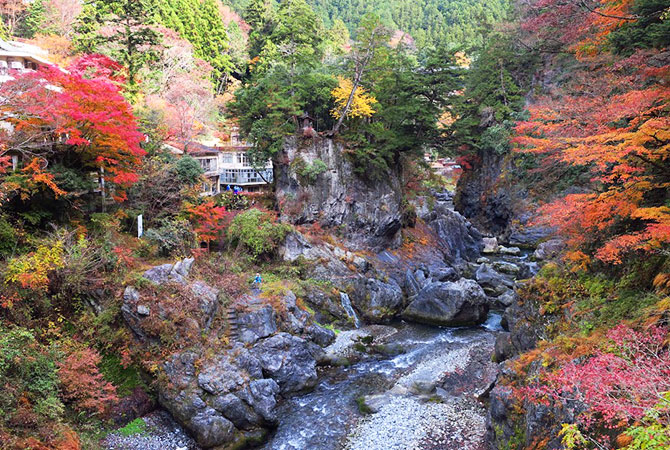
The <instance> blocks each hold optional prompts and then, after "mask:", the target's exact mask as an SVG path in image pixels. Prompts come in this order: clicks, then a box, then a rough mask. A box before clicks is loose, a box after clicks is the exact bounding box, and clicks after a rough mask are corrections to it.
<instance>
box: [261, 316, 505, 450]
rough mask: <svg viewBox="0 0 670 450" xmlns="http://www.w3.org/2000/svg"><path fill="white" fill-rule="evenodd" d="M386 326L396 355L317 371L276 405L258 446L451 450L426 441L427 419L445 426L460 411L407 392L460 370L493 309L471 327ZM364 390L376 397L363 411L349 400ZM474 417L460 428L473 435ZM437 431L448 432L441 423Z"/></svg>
mask: <svg viewBox="0 0 670 450" xmlns="http://www.w3.org/2000/svg"><path fill="white" fill-rule="evenodd" d="M392 327H393V328H394V329H395V330H391V332H393V331H395V333H394V334H393V335H392V336H391V337H388V338H386V339H385V342H386V343H387V344H389V345H392V347H393V348H394V349H395V350H396V353H397V352H400V353H399V354H396V355H395V356H373V357H369V358H367V359H364V360H362V361H360V362H357V363H354V364H352V365H350V366H346V367H339V368H330V369H324V370H323V371H322V373H321V374H320V381H319V384H318V385H317V386H316V388H315V389H314V390H313V391H311V392H309V393H307V394H303V395H298V396H295V397H292V398H289V399H288V400H286V401H285V402H284V403H283V404H282V405H281V406H280V409H279V411H278V417H279V423H280V424H279V427H278V428H277V429H276V431H275V432H274V433H273V435H272V436H271V438H270V440H269V442H268V443H267V444H266V445H264V446H263V447H262V448H263V449H265V450H298V449H300V450H306V449H314V450H339V449H346V448H349V449H358V448H361V449H366V450H375V449H384V450H387V449H392V448H398V449H408V450H409V449H411V448H416V449H420V448H426V449H427V448H452V447H440V446H431V443H430V439H431V433H433V431H434V430H430V429H432V428H434V426H435V423H437V425H438V427H439V425H440V423H442V421H443V420H444V423H445V425H446V424H447V423H448V422H450V421H451V422H453V421H454V420H459V419H458V417H459V415H460V414H459V413H456V414H455V417H456V418H454V417H453V416H454V414H452V415H451V416H449V414H450V413H453V412H454V411H453V407H452V406H449V408H451V409H445V410H441V409H440V407H439V406H438V405H437V403H435V402H426V401H425V398H424V399H420V397H418V396H417V395H414V394H413V393H408V390H409V391H411V390H412V387H413V386H415V385H417V384H419V383H426V382H431V380H432V379H437V378H439V377H440V374H441V373H443V372H449V371H450V370H452V369H453V370H456V369H459V368H462V367H463V365H464V364H465V363H466V362H467V361H465V360H464V355H467V351H466V350H467V349H468V348H471V347H472V346H473V345H478V344H485V345H487V346H488V347H490V346H491V345H492V342H493V335H494V334H495V332H497V331H498V330H499V329H500V315H499V314H496V313H492V314H491V315H490V316H489V320H488V321H487V322H486V324H484V325H483V326H481V327H477V328H468V329H453V328H452V329H445V328H438V327H428V326H422V325H417V324H408V323H396V324H393V325H392ZM343 333H346V332H343ZM339 338H340V337H339V336H338V339H339ZM450 366H452V367H450ZM456 366H458V367H456ZM432 381H434V380H432ZM380 394H381V395H380ZM370 395H378V396H379V397H381V399H382V408H381V409H380V410H379V411H378V412H377V413H376V414H371V415H365V414H363V413H361V412H360V411H359V409H360V408H359V404H358V402H357V400H359V401H360V399H362V398H363V396H370ZM384 405H386V406H388V407H386V408H385V407H384ZM385 412H386V413H385ZM396 413H397V414H396ZM478 414H479V412H477V413H475V416H477V415H478ZM430 416H432V417H430ZM466 416H467V414H463V417H464V418H465V417H466ZM428 419H430V420H428ZM470 419H472V417H469V420H470ZM475 420H476V421H477V422H478V423H477V424H476V426H471V424H469V423H464V426H465V427H466V428H472V429H473V430H474V428H477V427H479V428H478V429H479V433H481V432H483V431H482V430H483V429H484V427H483V426H482V421H483V416H482V417H475ZM473 430H470V431H473ZM444 431H445V433H449V430H448V429H446V428H445V430H444ZM466 439H467V438H466ZM482 439H483V436H480V437H477V436H475V438H474V440H476V441H477V443H478V444H479V443H480V442H481V441H482ZM471 440H472V439H471ZM454 448H480V447H478V446H477V445H474V446H470V447H468V445H464V446H463V447H454Z"/></svg>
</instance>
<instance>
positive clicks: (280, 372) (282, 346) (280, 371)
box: [252, 332, 317, 393]
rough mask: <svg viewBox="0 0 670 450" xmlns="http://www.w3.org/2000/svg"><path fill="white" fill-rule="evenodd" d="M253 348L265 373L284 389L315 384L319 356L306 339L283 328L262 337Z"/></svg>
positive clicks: (284, 390)
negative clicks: (267, 336)
mask: <svg viewBox="0 0 670 450" xmlns="http://www.w3.org/2000/svg"><path fill="white" fill-rule="evenodd" d="M252 351H253V353H254V354H255V355H256V356H257V357H258V359H259V360H260V364H261V367H262V368H263V374H265V375H266V376H267V377H270V378H272V379H274V380H275V381H276V382H277V384H279V388H280V390H281V392H282V393H288V392H298V391H302V390H305V389H307V388H311V387H314V385H315V384H316V380H317V376H316V360H315V358H314V354H313V352H312V349H311V347H310V346H309V345H308V343H307V342H306V341H305V340H304V339H301V338H299V337H297V336H293V335H290V334H288V333H283V332H282V333H278V334H276V335H274V336H272V337H270V338H268V339H264V340H262V341H260V342H259V343H258V344H256V345H255V346H254V347H253V349H252Z"/></svg>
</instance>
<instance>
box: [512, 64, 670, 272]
mask: <svg viewBox="0 0 670 450" xmlns="http://www.w3.org/2000/svg"><path fill="white" fill-rule="evenodd" d="M653 55H654V52H653V51H645V52H639V53H638V54H636V55H634V56H632V57H630V58H628V59H625V60H622V61H617V62H616V63H615V64H613V65H611V66H609V67H608V66H606V65H604V63H607V62H608V60H607V59H606V58H604V57H600V58H596V59H594V60H592V62H591V64H589V65H587V67H586V68H585V69H586V70H585V71H583V72H582V73H578V74H577V75H576V76H575V81H574V82H573V84H572V85H570V86H568V87H567V88H566V90H565V92H564V95H563V96H561V97H553V98H549V97H545V98H541V99H539V100H538V102H537V103H536V104H535V105H534V106H532V107H531V108H530V112H531V118H530V119H529V120H528V121H525V122H520V123H518V124H517V128H516V131H517V134H518V136H517V137H516V138H515V139H514V142H515V143H516V144H518V145H519V146H520V147H521V151H523V152H529V153H535V154H539V155H541V156H543V157H545V158H546V159H548V160H558V161H562V162H563V163H567V164H570V165H575V166H582V167H586V168H588V169H589V170H590V171H591V173H592V175H593V184H592V186H591V188H592V189H591V192H589V193H584V194H572V195H568V196H567V197H565V198H562V199H559V200H558V201H556V202H554V203H551V204H549V205H547V206H545V207H544V208H543V209H542V211H543V213H544V214H545V221H546V222H548V223H550V224H553V225H556V226H558V227H559V229H560V230H561V231H562V232H563V233H564V234H565V235H566V236H567V237H568V239H569V243H570V244H571V245H572V247H573V249H575V250H579V252H578V253H573V256H579V258H578V259H579V263H580V264H582V263H584V262H588V261H587V257H588V254H592V255H593V256H595V257H596V258H598V259H600V260H602V261H605V262H608V263H614V264H619V263H621V262H622V258H623V257H624V255H626V254H627V253H629V252H631V251H659V250H660V249H662V248H663V247H664V246H667V245H668V244H669V243H670V208H669V207H668V206H667V205H666V204H665V203H664V202H665V200H664V196H663V195H659V194H661V193H663V192H667V190H668V188H670V178H669V177H668V175H667V174H668V171H669V170H670V86H669V85H668V81H669V80H670V65H666V66H664V67H662V68H659V67H652V66H651V63H650V61H651V60H652V59H651V58H652V57H653ZM586 249H588V251H586Z"/></svg>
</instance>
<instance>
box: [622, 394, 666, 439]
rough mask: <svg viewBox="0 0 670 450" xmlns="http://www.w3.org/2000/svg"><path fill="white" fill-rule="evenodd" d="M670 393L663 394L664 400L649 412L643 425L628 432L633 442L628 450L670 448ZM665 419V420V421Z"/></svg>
mask: <svg viewBox="0 0 670 450" xmlns="http://www.w3.org/2000/svg"><path fill="white" fill-rule="evenodd" d="M669 414H670V392H666V393H664V394H662V399H661V401H660V402H659V403H658V405H656V406H655V407H654V408H652V409H650V410H648V411H647V413H646V415H645V417H644V419H643V421H642V424H640V425H638V426H634V427H631V428H629V429H628V430H626V434H627V435H628V436H630V437H631V438H632V439H633V441H632V442H631V443H630V444H629V445H628V446H627V447H626V449H628V450H665V449H667V448H670V425H669V424H668V421H667V419H668V415H669ZM663 419H665V420H663Z"/></svg>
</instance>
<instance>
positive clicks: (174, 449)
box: [102, 411, 200, 450]
mask: <svg viewBox="0 0 670 450" xmlns="http://www.w3.org/2000/svg"><path fill="white" fill-rule="evenodd" d="M142 419H143V420H144V422H145V423H146V424H147V429H146V432H144V433H140V434H134V435H131V436H123V435H121V434H120V433H118V432H113V433H110V434H109V435H108V436H107V437H106V438H105V439H104V441H103V442H102V444H103V448H105V449H107V450H200V447H198V445H197V444H196V443H195V441H194V440H193V439H192V438H191V437H190V436H188V435H187V434H186V432H185V431H184V429H183V428H182V427H180V426H179V424H178V423H177V422H175V421H174V419H173V418H172V417H171V416H170V415H169V414H168V413H167V412H165V411H155V412H153V413H151V414H149V415H147V416H145V417H143V418H142Z"/></svg>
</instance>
